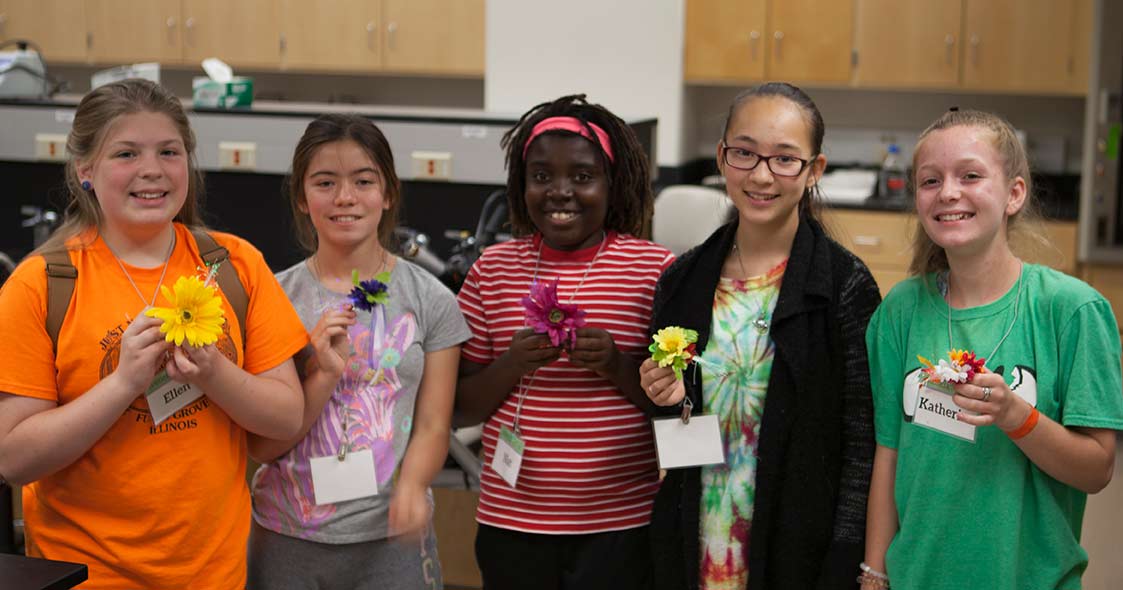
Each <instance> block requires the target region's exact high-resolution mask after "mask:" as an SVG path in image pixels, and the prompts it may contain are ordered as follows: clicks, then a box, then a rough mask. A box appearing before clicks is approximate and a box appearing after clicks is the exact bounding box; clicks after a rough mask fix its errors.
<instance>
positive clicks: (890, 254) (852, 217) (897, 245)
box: [823, 209, 916, 270]
mask: <svg viewBox="0 0 1123 590" xmlns="http://www.w3.org/2000/svg"><path fill="white" fill-rule="evenodd" d="M823 217H824V219H825V220H826V222H827V224H828V228H829V230H830V231H831V235H832V237H834V239H835V240H837V241H838V243H840V244H842V245H843V246H845V247H846V249H848V250H850V251H851V252H853V253H854V254H856V255H857V256H858V258H861V259H862V261H863V262H865V263H866V264H867V265H870V266H873V265H879V266H886V267H897V268H900V269H901V270H905V269H907V268H908V264H909V248H911V246H912V232H913V227H914V226H915V225H916V221H915V218H914V217H913V215H911V214H909V213H898V212H892V211H859V210H850V209H830V210H828V211H826V212H825V213H824V215H823Z"/></svg>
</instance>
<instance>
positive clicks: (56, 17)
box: [0, 0, 87, 63]
mask: <svg viewBox="0 0 1123 590" xmlns="http://www.w3.org/2000/svg"><path fill="white" fill-rule="evenodd" d="M10 39H27V40H30V41H32V42H34V43H35V44H37V45H38V46H39V48H40V49H41V50H42V52H43V58H44V59H45V60H47V61H48V62H49V63H53V62H84V61H86V59H87V53H86V42H87V40H86V5H85V3H84V2H81V1H80V0H37V1H35V2H31V1H30V0H0V41H7V40H10Z"/></svg>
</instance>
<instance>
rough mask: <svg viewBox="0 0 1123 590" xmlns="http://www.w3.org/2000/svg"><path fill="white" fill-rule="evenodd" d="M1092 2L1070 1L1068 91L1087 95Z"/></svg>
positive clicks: (1092, 12) (1090, 55)
mask: <svg viewBox="0 0 1123 590" xmlns="http://www.w3.org/2000/svg"><path fill="white" fill-rule="evenodd" d="M1092 4H1093V1H1092V0H1072V10H1073V18H1072V41H1071V43H1072V48H1071V52H1070V54H1071V57H1070V58H1069V63H1068V89H1069V91H1071V92H1072V93H1073V94H1087V93H1088V70H1089V69H1091V67H1092V41H1093V39H1092V19H1093V18H1094V16H1093V15H1094V14H1095V13H1094V7H1093V6H1092Z"/></svg>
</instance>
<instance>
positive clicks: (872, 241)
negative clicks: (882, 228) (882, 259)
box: [854, 236, 881, 247]
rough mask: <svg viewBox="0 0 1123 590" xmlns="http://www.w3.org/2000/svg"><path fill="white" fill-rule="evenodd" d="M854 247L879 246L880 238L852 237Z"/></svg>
mask: <svg viewBox="0 0 1123 590" xmlns="http://www.w3.org/2000/svg"><path fill="white" fill-rule="evenodd" d="M854 245H855V246H871V247H876V246H880V245H881V238H879V237H877V236H854Z"/></svg>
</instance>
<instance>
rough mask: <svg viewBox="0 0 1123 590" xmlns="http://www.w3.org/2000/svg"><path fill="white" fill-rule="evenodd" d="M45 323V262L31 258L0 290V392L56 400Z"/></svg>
mask: <svg viewBox="0 0 1123 590" xmlns="http://www.w3.org/2000/svg"><path fill="white" fill-rule="evenodd" d="M46 322H47V275H46V261H44V260H43V257H41V256H32V257H29V258H28V259H26V260H24V261H23V262H22V263H21V264H20V265H19V267H17V268H16V270H15V272H13V273H12V276H10V277H8V280H7V281H6V282H5V283H4V286H3V287H2V288H0V326H3V327H4V335H3V337H2V338H0V392H3V393H10V394H13V395H19V396H24V397H34V398H38V399H45V400H50V401H56V402H57V401H58V386H57V383H56V369H55V353H54V345H53V344H52V343H51V337H50V335H48V334H47V324H46Z"/></svg>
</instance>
